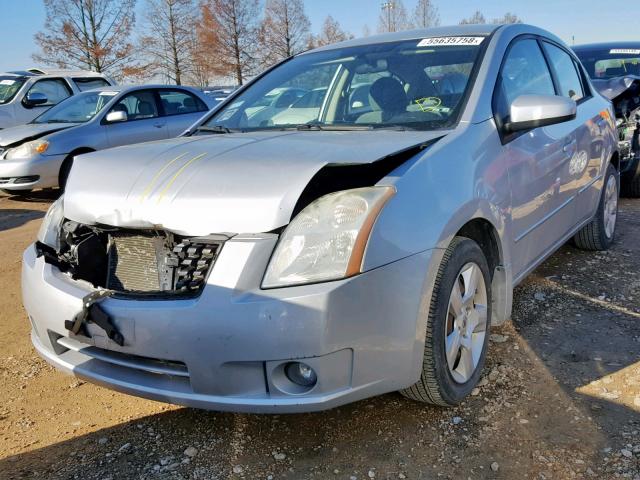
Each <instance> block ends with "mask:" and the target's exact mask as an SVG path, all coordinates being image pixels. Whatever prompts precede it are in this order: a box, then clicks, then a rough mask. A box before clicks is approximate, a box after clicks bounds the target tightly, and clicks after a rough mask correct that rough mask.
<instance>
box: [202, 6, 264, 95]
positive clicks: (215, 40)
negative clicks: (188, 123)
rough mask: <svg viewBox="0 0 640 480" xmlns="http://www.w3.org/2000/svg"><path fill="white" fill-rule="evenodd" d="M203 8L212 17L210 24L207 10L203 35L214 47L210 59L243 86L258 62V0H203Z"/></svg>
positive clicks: (222, 72)
mask: <svg viewBox="0 0 640 480" xmlns="http://www.w3.org/2000/svg"><path fill="white" fill-rule="evenodd" d="M202 8H203V12H208V13H207V14H206V15H208V16H209V18H210V20H209V21H208V26H207V22H206V21H204V19H205V14H204V13H203V16H202V20H201V22H200V28H201V32H202V33H201V35H203V37H201V38H206V40H205V41H206V43H208V44H209V45H210V46H211V47H212V48H211V50H210V53H209V56H210V62H212V64H213V65H215V63H217V64H218V65H219V68H215V67H214V66H212V67H211V68H212V70H213V71H218V73H219V74H224V75H228V76H233V77H234V78H235V80H236V82H237V83H238V85H242V84H243V83H244V81H245V78H246V77H247V76H248V75H250V74H252V73H253V72H254V70H255V68H256V63H257V58H256V52H257V48H258V42H257V37H258V13H259V7H258V0H203V4H202ZM216 57H217V58H216Z"/></svg>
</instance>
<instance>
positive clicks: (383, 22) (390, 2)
mask: <svg viewBox="0 0 640 480" xmlns="http://www.w3.org/2000/svg"><path fill="white" fill-rule="evenodd" d="M408 28H411V23H410V22H409V19H408V18H407V9H406V8H404V3H402V0H386V1H384V2H383V3H382V12H380V17H379V19H378V32H379V33H385V32H399V31H401V30H407V29H408Z"/></svg>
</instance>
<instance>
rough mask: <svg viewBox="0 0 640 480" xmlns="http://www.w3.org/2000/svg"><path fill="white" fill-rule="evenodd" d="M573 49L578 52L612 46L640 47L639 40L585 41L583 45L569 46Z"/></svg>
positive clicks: (622, 47)
mask: <svg viewBox="0 0 640 480" xmlns="http://www.w3.org/2000/svg"><path fill="white" fill-rule="evenodd" d="M571 48H572V49H573V50H574V51H576V52H579V51H581V50H608V49H612V48H620V49H626V48H630V49H634V50H635V49H640V42H633V41H628V42H601V43H587V44H583V45H574V46H573V47H571Z"/></svg>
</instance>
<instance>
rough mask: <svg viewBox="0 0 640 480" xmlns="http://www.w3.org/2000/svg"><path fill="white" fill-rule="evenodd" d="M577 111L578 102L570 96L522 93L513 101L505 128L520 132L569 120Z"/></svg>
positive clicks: (574, 116)
mask: <svg viewBox="0 0 640 480" xmlns="http://www.w3.org/2000/svg"><path fill="white" fill-rule="evenodd" d="M576 112H577V105H576V102H575V101H574V100H571V99H570V98H566V97H559V96H557V95H520V96H519V97H518V98H516V99H515V100H514V101H513V102H512V103H511V106H510V108H509V117H510V118H509V121H508V122H507V123H506V124H505V125H504V128H505V130H506V131H507V132H518V131H521V130H529V129H531V128H537V127H544V126H546V125H554V124H556V123H562V122H568V121H569V120H573V119H574V118H576Z"/></svg>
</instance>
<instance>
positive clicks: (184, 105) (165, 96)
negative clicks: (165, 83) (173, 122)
mask: <svg viewBox="0 0 640 480" xmlns="http://www.w3.org/2000/svg"><path fill="white" fill-rule="evenodd" d="M158 93H159V95H160V101H161V102H162V107H163V108H164V113H165V115H181V114H184V113H194V112H205V111H207V110H208V108H207V106H206V105H205V104H204V102H203V101H202V100H200V99H199V98H198V97H196V96H195V95H192V94H191V93H189V92H186V91H184V90H160V91H159V92H158Z"/></svg>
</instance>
